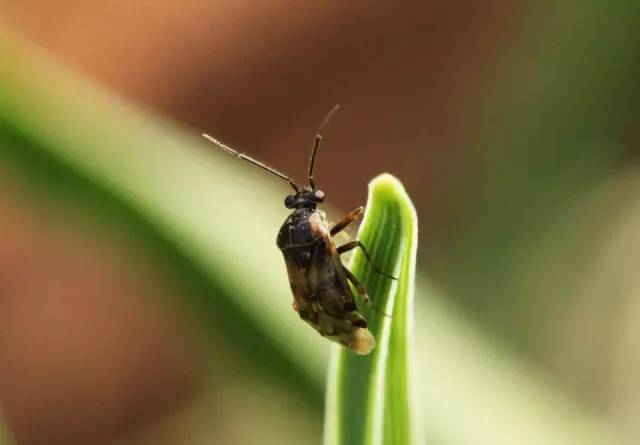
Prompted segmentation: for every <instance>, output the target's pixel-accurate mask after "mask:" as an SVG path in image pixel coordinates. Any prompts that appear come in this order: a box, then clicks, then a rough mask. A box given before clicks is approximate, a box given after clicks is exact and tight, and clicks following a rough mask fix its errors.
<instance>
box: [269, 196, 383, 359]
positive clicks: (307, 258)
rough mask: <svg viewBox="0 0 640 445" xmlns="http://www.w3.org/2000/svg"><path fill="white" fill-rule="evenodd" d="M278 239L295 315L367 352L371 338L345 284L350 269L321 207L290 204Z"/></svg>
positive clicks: (329, 336) (353, 347)
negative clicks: (289, 210)
mask: <svg viewBox="0 0 640 445" xmlns="http://www.w3.org/2000/svg"><path fill="white" fill-rule="evenodd" d="M361 211H362V209H359V211H358V212H357V215H359V214H360V213H361ZM277 245H278V247H279V248H280V250H281V251H282V254H283V255H284V260H285V263H286V266H287V273H288V275H289V283H290V284H291V290H292V292H293V308H294V309H295V310H296V311H297V312H298V314H299V315H300V318H302V319H303V320H304V321H306V322H307V323H308V324H310V325H311V326H312V327H313V328H314V329H315V330H316V331H318V332H319V333H320V335H322V336H323V337H326V338H328V339H330V340H333V341H336V342H338V343H340V344H342V345H344V346H346V347H348V348H350V349H352V350H353V351H354V352H356V353H358V354H368V353H369V352H370V351H371V350H372V349H373V347H374V346H375V340H374V339H373V336H372V335H371V333H370V332H369V330H368V329H367V321H366V320H365V318H364V317H363V316H362V315H361V314H360V313H359V312H358V311H357V308H356V303H355V299H354V296H353V292H352V291H351V288H350V286H349V280H350V278H351V277H353V275H352V274H351V272H350V271H349V270H348V269H346V267H345V266H344V265H343V264H342V261H341V260H340V254H339V252H338V250H337V249H336V247H335V245H334V243H333V240H332V239H331V230H330V228H329V225H328V224H327V221H326V217H325V214H324V212H322V211H321V210H317V209H315V208H298V209H295V210H294V211H293V212H292V213H291V215H289V217H288V218H287V220H286V221H285V222H284V224H283V225H282V227H281V228H280V232H279V233H278V238H277ZM354 280H355V277H354ZM359 287H361V286H359ZM365 297H366V295H365Z"/></svg>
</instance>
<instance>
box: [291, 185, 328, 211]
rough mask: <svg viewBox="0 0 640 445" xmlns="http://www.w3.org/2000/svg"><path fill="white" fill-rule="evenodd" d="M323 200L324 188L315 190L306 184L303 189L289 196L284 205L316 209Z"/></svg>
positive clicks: (294, 207) (292, 207) (293, 207)
mask: <svg viewBox="0 0 640 445" xmlns="http://www.w3.org/2000/svg"><path fill="white" fill-rule="evenodd" d="M322 201H324V192H323V191H322V190H314V189H312V188H311V187H309V186H306V187H304V188H303V189H302V190H301V191H299V192H297V193H294V194H292V195H289V196H287V197H286V198H285V200H284V205H285V207H286V208H288V209H315V208H316V206H317V205H318V203H321V202H322Z"/></svg>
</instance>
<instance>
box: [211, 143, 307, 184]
mask: <svg viewBox="0 0 640 445" xmlns="http://www.w3.org/2000/svg"><path fill="white" fill-rule="evenodd" d="M202 137H204V138H205V139H207V140H208V141H210V142H213V143H214V144H215V145H217V146H218V147H219V148H221V149H223V150H224V151H226V152H227V153H230V154H232V155H234V156H237V157H238V158H240V159H243V160H245V161H248V162H251V163H252V164H253V165H256V166H258V167H260V168H262V169H264V170H266V171H268V172H269V173H272V174H274V175H276V176H277V177H278V178H280V179H284V180H285V181H287V182H288V183H289V184H290V185H291V187H293V189H294V190H295V191H296V193H298V192H299V189H298V186H297V185H296V183H295V182H293V181H292V180H291V179H290V178H289V177H288V176H287V175H285V174H284V173H280V172H279V171H278V170H276V169H275V168H273V167H269V166H268V165H267V164H264V163H262V162H260V161H258V160H257V159H253V158H252V157H250V156H247V155H246V154H244V153H240V152H238V151H236V150H234V149H233V148H231V147H229V146H228V145H225V144H223V143H222V142H220V141H219V140H217V139H216V138H214V137H212V136H209V135H208V134H206V133H202Z"/></svg>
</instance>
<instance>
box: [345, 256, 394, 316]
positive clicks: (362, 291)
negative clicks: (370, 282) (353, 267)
mask: <svg viewBox="0 0 640 445" xmlns="http://www.w3.org/2000/svg"><path fill="white" fill-rule="evenodd" d="M344 273H345V275H346V276H347V279H348V280H349V281H351V284H353V286H354V287H355V288H356V290H357V291H358V293H359V294H360V298H362V301H364V302H365V303H366V304H367V306H369V307H371V308H373V309H374V310H375V311H376V312H377V313H378V314H380V315H384V316H385V317H390V315H389V314H385V313H384V312H382V311H381V310H380V309H379V308H378V307H376V306H375V305H374V304H373V301H372V300H371V297H369V294H367V290H366V289H365V288H364V286H363V285H362V283H361V282H360V281H359V280H358V279H357V278H356V276H355V275H354V274H353V272H351V271H350V270H349V269H347V268H346V267H345V268H344Z"/></svg>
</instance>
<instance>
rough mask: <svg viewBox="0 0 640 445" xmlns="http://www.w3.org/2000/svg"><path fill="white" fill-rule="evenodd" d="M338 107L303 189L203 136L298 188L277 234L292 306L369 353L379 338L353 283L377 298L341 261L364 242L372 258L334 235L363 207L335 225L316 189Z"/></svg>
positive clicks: (323, 332)
mask: <svg viewBox="0 0 640 445" xmlns="http://www.w3.org/2000/svg"><path fill="white" fill-rule="evenodd" d="M338 108H339V106H338V105H336V106H335V107H334V108H333V109H332V110H331V111H330V112H329V114H328V115H327V117H326V118H325V119H324V121H323V122H322V124H321V125H320V128H319V129H318V132H317V134H316V137H315V139H314V143H313V148H312V150H311V156H310V159H309V168H308V176H307V178H308V181H309V183H308V185H305V186H304V187H303V188H302V189H300V187H298V185H296V183H295V182H293V180H292V179H291V178H290V177H289V176H287V175H285V174H283V173H281V172H279V171H278V170H276V169H275V168H273V167H270V166H268V165H266V164H264V163H262V162H260V161H258V160H256V159H253V158H251V157H250V156H247V155H245V154H244V153H239V152H238V151H236V150H234V149H233V148H231V147H229V146H227V145H225V144H223V143H221V142H220V141H218V140H216V139H215V138H213V137H211V136H209V135H207V134H203V135H202V136H204V137H205V138H206V139H208V140H209V141H211V142H213V143H214V144H215V145H217V146H218V147H220V148H221V149H223V150H224V151H226V152H228V153H230V154H232V155H235V156H237V157H238V158H240V159H244V160H245V161H248V162H250V163H252V164H254V165H256V166H258V167H260V168H262V169H264V170H266V171H268V172H270V173H272V174H274V175H275V176H277V177H279V178H280V179H283V180H285V181H287V182H288V183H289V184H290V185H291V187H293V190H294V193H292V194H291V195H288V196H287V197H286V198H285V200H284V205H285V206H286V207H287V208H288V209H291V210H292V212H291V214H290V215H289V217H288V218H287V219H286V220H285V222H284V223H283V224H282V227H281V228H280V231H279V232H278V236H277V239H276V244H277V246H278V248H279V249H280V250H281V251H282V254H283V256H284V261H285V264H286V267H287V273H288V275H289V284H290V285H291V291H292V292H293V309H295V311H296V312H298V314H299V315H300V318H302V319H303V320H304V321H306V322H307V323H308V324H310V325H311V326H312V327H313V328H314V329H315V330H316V331H318V332H319V333H320V335H322V336H323V337H326V338H328V339H330V340H333V341H335V342H338V343H340V344H342V345H344V346H346V347H348V348H350V349H351V350H353V352H355V353H356V354H360V355H366V354H369V352H371V350H372V349H373V348H374V347H375V340H374V338H373V335H372V334H371V332H370V331H369V330H368V329H367V321H366V319H365V318H364V317H363V316H362V314H360V312H358V309H357V307H356V303H355V299H354V297H353V293H352V291H351V288H350V287H349V282H351V283H352V284H353V286H354V287H355V288H356V290H357V291H358V293H359V294H360V297H361V298H362V299H363V300H364V301H365V303H367V304H368V305H370V306H371V305H372V302H371V299H370V298H369V296H368V295H367V292H366V290H365V288H364V286H363V285H362V283H360V282H359V281H358V279H357V278H356V277H355V276H354V275H353V273H351V271H350V270H349V269H347V268H346V267H345V266H344V265H343V264H342V261H341V259H340V255H341V254H343V253H345V252H348V251H350V250H352V249H355V248H356V247H360V248H361V249H362V252H363V253H364V255H365V257H366V258H367V259H368V260H369V261H370V262H371V257H370V255H369V253H368V252H367V250H366V249H365V247H364V246H363V245H362V243H361V242H360V241H357V240H356V241H351V242H348V243H346V244H343V245H341V246H338V247H336V245H335V244H334V242H333V240H332V239H331V237H332V236H334V235H336V234H337V233H338V232H340V231H342V230H343V229H344V228H345V227H347V226H348V225H349V224H351V223H353V222H355V221H357V220H358V218H359V217H360V216H361V215H362V212H363V208H362V207H358V208H357V209H355V210H354V211H352V212H351V213H349V214H348V215H347V216H346V217H345V218H344V219H342V220H341V221H340V222H338V223H337V224H335V225H332V226H330V225H329V224H328V222H327V219H326V215H325V213H324V212H323V211H322V210H318V208H317V205H318V204H319V203H322V202H323V201H324V192H323V191H322V190H319V189H316V186H315V182H314V179H313V170H314V166H315V161H316V156H317V154H318V148H319V147H320V142H321V141H322V131H323V130H324V128H325V126H326V125H327V123H328V122H329V120H330V118H331V116H332V115H333V114H334V113H335V112H336V111H337V110H338ZM372 267H373V268H374V270H375V271H376V272H378V273H380V274H382V275H385V276H387V277H389V278H391V279H395V278H394V277H393V276H391V275H389V274H386V273H384V272H382V271H380V270H379V269H378V268H377V267H376V265H375V264H373V263H372Z"/></svg>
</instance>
